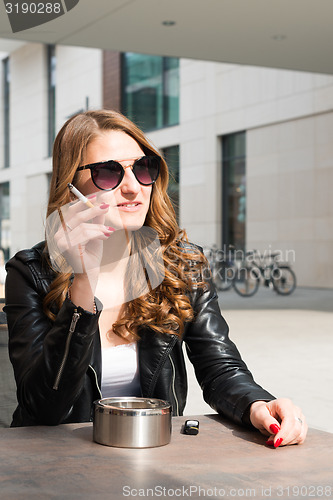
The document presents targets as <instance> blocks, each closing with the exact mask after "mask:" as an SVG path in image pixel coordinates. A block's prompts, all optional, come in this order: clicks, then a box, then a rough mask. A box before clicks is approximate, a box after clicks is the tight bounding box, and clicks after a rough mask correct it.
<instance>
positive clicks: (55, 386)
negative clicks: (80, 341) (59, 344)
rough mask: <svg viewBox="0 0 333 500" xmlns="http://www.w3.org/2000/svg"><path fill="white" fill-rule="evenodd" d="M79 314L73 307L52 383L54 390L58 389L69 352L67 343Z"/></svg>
mask: <svg viewBox="0 0 333 500" xmlns="http://www.w3.org/2000/svg"><path fill="white" fill-rule="evenodd" d="M80 316H81V314H80V313H78V312H77V309H75V311H74V313H73V316H72V321H71V324H70V327H69V330H68V336H67V340H66V345H65V352H64V356H63V358H62V361H61V364H60V367H59V371H58V374H57V376H56V379H55V382H54V385H53V389H54V390H55V391H57V390H58V387H59V383H60V379H61V375H62V372H63V371H64V367H65V363H66V360H67V357H68V353H69V345H70V342H71V339H72V336H73V333H74V331H75V327H76V323H77V322H78V320H79V317H80Z"/></svg>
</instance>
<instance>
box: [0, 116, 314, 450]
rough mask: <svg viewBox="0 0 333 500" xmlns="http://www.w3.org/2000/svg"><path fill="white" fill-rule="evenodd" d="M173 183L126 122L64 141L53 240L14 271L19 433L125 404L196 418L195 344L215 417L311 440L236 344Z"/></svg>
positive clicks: (72, 131)
mask: <svg viewBox="0 0 333 500" xmlns="http://www.w3.org/2000/svg"><path fill="white" fill-rule="evenodd" d="M69 183H70V184H72V185H73V186H74V187H75V188H76V189H77V190H78V191H79V193H81V194H82V195H84V197H83V198H82V196H81V199H80V200H79V199H78V198H77V196H75V195H73V193H72V192H71V191H70V190H69V188H68V184H69ZM167 185H168V169H167V165H166V163H165V161H164V160H163V158H162V157H161V156H160V155H159V153H158V152H157V151H156V150H155V149H154V148H153V147H152V145H151V144H150V143H149V142H148V140H147V139H146V137H145V136H144V134H143V133H142V132H141V131H140V130H139V129H138V128H137V127H136V126H135V125H134V124H133V123H132V122H131V121H129V120H128V119H127V118H125V117H124V116H123V115H121V114H119V113H116V112H113V111H107V110H101V111H88V112H85V113H80V114H78V115H76V116H74V117H72V118H70V119H69V120H68V121H67V122H66V123H65V125H64V126H63V127H62V129H61V130H60V132H59V134H58V136H57V138H56V140H55V144H54V152H53V177H52V182H51V188H50V198H49V205H48V212H47V215H48V219H47V238H46V241H45V242H42V243H40V244H38V245H36V246H35V247H33V248H32V249H30V250H23V251H21V252H19V253H18V254H16V256H15V257H13V258H12V259H11V260H10V261H9V262H8V264H7V273H8V275H7V281H6V313H7V317H8V328H9V352H10V358H11V361H12V364H13V367H14V372H15V378H16V383H17V397H18V407H17V409H16V411H15V413H14V416H13V422H12V425H13V426H22V425H40V424H48V425H50V424H51V425H54V424H60V423H68V422H84V421H89V420H91V415H92V413H91V411H92V403H93V401H94V400H96V399H100V398H101V397H102V396H103V397H110V396H114V395H117V396H119V395H124V396H130V395H134V396H143V397H156V398H160V399H165V400H168V401H169V402H170V403H171V404H172V408H173V415H182V412H183V409H184V406H185V402H186V394H187V380H186V371H185V363H184V358H183V350H182V343H183V342H185V345H186V349H187V354H188V356H189V358H190V360H191V362H192V363H193V365H194V368H195V373H196V376H197V379H198V382H199V384H200V385H201V387H202V390H203V395H204V398H205V400H206V402H207V403H208V404H210V405H211V407H212V408H213V409H214V410H216V411H217V412H219V413H221V414H223V415H225V416H227V417H229V418H231V419H233V420H234V421H235V422H237V423H239V424H245V425H252V426H254V427H256V428H257V429H259V430H260V431H261V432H262V433H263V434H265V435H267V436H268V441H267V444H269V445H272V446H273V445H274V446H275V447H276V446H279V445H287V444H295V443H302V442H303V441H304V439H305V436H306V432H307V425H306V423H305V419H304V416H303V414H302V412H301V410H300V409H299V408H297V407H296V406H294V404H293V403H292V402H291V401H290V400H288V399H275V398H274V396H272V395H271V394H269V393H268V392H267V391H265V390H264V389H262V388H261V387H260V386H259V385H257V384H256V383H255V382H254V380H253V377H252V375H251V373H250V372H249V370H248V369H247V367H246V365H245V363H244V362H243V361H242V359H241V357H240V354H239V352H238V350H237V348H236V347H235V345H234V344H233V343H232V342H231V340H230V339H229V336H228V327H227V324H226V322H225V321H224V319H223V317H222V316H221V313H220V309H219V306H218V302H217V295H216V292H215V289H214V287H213V285H212V283H211V280H210V279H209V277H207V272H206V271H207V268H206V262H205V258H204V256H203V254H202V252H201V251H200V249H199V248H198V247H197V246H195V245H193V244H191V243H189V242H188V241H187V238H186V234H185V232H183V231H180V229H179V227H178V226H177V223H176V220H175V217H174V211H173V208H172V205H171V203H170V200H169V198H168V195H167ZM74 192H75V193H76V195H78V192H77V191H75V190H74ZM102 304H103V305H102Z"/></svg>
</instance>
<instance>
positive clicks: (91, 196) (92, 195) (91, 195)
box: [87, 194, 96, 200]
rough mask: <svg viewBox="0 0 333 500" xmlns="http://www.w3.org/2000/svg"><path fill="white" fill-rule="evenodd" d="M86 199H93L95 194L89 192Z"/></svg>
mask: <svg viewBox="0 0 333 500" xmlns="http://www.w3.org/2000/svg"><path fill="white" fill-rule="evenodd" d="M87 198H88V200H93V199H94V198H96V195H95V194H90V195H89V196H87Z"/></svg>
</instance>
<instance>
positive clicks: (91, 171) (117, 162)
mask: <svg viewBox="0 0 333 500" xmlns="http://www.w3.org/2000/svg"><path fill="white" fill-rule="evenodd" d="M143 158H156V159H158V168H157V176H156V179H155V180H154V181H152V182H150V183H149V184H144V183H143V182H140V181H139V179H138V178H137V176H136V174H135V170H134V167H135V164H136V163H137V162H139V161H140V160H142V159H143ZM120 161H125V160H119V161H117V160H106V161H98V162H96V163H89V164H88V165H84V166H83V167H78V168H77V171H78V170H88V169H89V170H90V176H91V180H92V181H93V183H94V185H95V186H96V187H97V188H98V189H100V190H101V191H112V190H113V189H116V188H117V187H118V186H119V185H120V184H121V181H122V180H123V178H124V175H125V169H126V168H130V169H131V170H132V172H133V174H134V177H135V178H136V180H137V181H138V183H139V184H141V186H152V185H153V184H154V183H155V182H156V181H157V179H158V177H159V175H160V166H161V157H160V156H157V155H154V156H152V155H150V156H148V155H143V156H140V158H137V159H136V160H135V161H134V163H132V165H127V166H126V167H123V165H122V164H121V163H120ZM110 162H112V163H116V164H117V165H120V167H121V175H120V178H119V181H118V183H117V184H116V185H115V186H114V187H112V188H108V189H104V188H101V187H99V186H98V185H97V184H96V182H95V180H94V177H93V175H92V173H93V170H94V168H95V167H97V166H103V165H106V164H108V163H110Z"/></svg>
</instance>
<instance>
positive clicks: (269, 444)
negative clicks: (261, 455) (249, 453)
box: [266, 439, 274, 446]
mask: <svg viewBox="0 0 333 500" xmlns="http://www.w3.org/2000/svg"><path fill="white" fill-rule="evenodd" d="M266 444H267V446H274V441H272V440H271V439H268V440H267V441H266Z"/></svg>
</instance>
